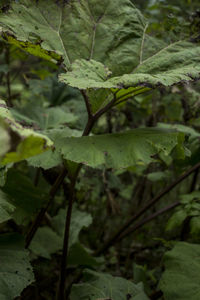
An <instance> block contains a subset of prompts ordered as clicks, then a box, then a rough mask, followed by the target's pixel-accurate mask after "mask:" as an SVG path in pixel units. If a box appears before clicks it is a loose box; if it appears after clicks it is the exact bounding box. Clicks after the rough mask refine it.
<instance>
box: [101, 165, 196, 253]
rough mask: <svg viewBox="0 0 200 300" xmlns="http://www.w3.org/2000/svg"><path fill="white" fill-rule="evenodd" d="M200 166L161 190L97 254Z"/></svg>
mask: <svg viewBox="0 0 200 300" xmlns="http://www.w3.org/2000/svg"><path fill="white" fill-rule="evenodd" d="M199 168H200V163H197V164H196V165H195V166H193V167H192V168H190V169H189V170H188V171H187V172H185V173H184V174H183V175H181V176H180V177H179V178H178V179H177V180H175V181H174V182H173V183H171V184H170V185H169V186H167V187H166V188H165V189H164V190H163V191H161V192H160V193H159V194H158V195H157V196H155V197H154V198H153V199H152V200H151V201H150V202H149V203H147V205H145V206H144V207H143V208H142V209H141V210H139V212H138V213H136V214H135V215H134V216H132V217H131V218H130V219H129V220H128V221H127V222H126V223H125V224H124V225H123V226H122V227H121V228H120V229H119V230H118V231H117V232H116V233H115V234H114V235H113V236H112V237H111V238H110V239H109V240H108V241H107V242H106V243H105V244H104V245H103V246H102V247H101V248H100V249H99V250H97V251H96V253H95V255H100V254H102V253H104V252H105V251H106V250H107V249H108V248H110V247H111V246H112V245H113V244H114V243H115V242H116V241H117V240H118V238H119V237H120V236H121V235H122V233H123V232H124V231H125V230H126V229H127V228H128V227H129V226H130V225H131V224H133V222H135V221H136V220H137V219H138V218H139V217H140V216H142V215H143V214H144V213H145V212H146V211H147V210H148V209H149V208H150V207H152V206H153V205H154V204H155V203H156V202H158V201H159V200H160V199H161V198H162V197H163V196H164V195H166V194H167V193H169V192H170V191H171V190H172V189H173V188H174V187H175V186H176V185H177V184H179V183H180V182H181V181H183V180H184V179H185V178H186V177H188V176H189V175H190V174H192V173H193V172H195V171H196V170H197V169H199Z"/></svg>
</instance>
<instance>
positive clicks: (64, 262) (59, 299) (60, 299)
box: [57, 169, 79, 300]
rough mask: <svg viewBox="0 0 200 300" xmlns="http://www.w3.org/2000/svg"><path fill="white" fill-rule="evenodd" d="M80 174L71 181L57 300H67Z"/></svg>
mask: <svg viewBox="0 0 200 300" xmlns="http://www.w3.org/2000/svg"><path fill="white" fill-rule="evenodd" d="M78 174H79V169H77V172H76V174H75V175H74V177H73V178H72V179H71V185H70V192H69V203H68V209H67V215H66V222H65V234H64V241H63V252H62V259H61V270H60V281H59V288H58V295H57V300H64V299H65V279H66V268H67V258H68V250H69V235H70V224H71V216H72V208H73V203H74V199H75V185H76V180H77V177H78Z"/></svg>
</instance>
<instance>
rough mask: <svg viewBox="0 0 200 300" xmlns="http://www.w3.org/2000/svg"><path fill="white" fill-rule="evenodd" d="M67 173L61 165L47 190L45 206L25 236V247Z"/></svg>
mask: <svg viewBox="0 0 200 300" xmlns="http://www.w3.org/2000/svg"><path fill="white" fill-rule="evenodd" d="M66 175H67V170H66V168H64V167H63V169H62V171H61V173H60V174H59V176H58V177H57V179H56V181H55V183H54V184H53V186H52V187H51V190H50V192H49V200H48V202H47V203H46V205H45V207H43V208H42V209H41V210H40V212H39V214H38V215H37V217H36V219H35V221H34V223H33V225H32V227H31V229H30V231H29V232H28V234H27V236H26V244H25V247H26V248H28V247H29V245H30V243H31V241H32V239H33V237H34V235H35V233H36V231H37V230H38V227H39V226H40V224H41V221H42V220H43V218H44V215H45V213H46V211H47V209H48V208H49V205H50V204H51V202H52V201H53V199H54V197H55V195H56V192H57V190H58V189H59V187H60V186H61V184H62V182H63V180H64V179H65V176H66Z"/></svg>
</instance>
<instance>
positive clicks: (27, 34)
mask: <svg viewBox="0 0 200 300" xmlns="http://www.w3.org/2000/svg"><path fill="white" fill-rule="evenodd" d="M36 2H37V3H36ZM0 26H2V31H3V32H4V33H6V34H7V40H8V41H9V42H10V43H14V44H15V45H18V46H20V47H21V48H22V49H24V50H25V51H28V52H30V53H31V54H33V55H38V56H41V57H44V58H46V59H51V58H52V59H53V60H54V61H55V60H59V59H60V56H59V55H61V56H62V58H63V60H64V64H65V66H66V68H67V69H69V68H70V64H71V62H73V61H74V60H75V59H77V58H85V59H91V58H94V59H95V60H98V61H101V62H105V64H106V65H108V67H109V68H110V69H111V70H112V72H114V73H115V74H122V73H124V71H125V72H130V71H131V70H132V69H133V68H134V67H135V66H136V65H137V64H138V62H139V59H140V56H139V53H140V48H141V43H142V37H143V32H144V29H145V22H144V19H143V17H142V15H141V14H140V12H139V11H138V10H137V9H136V8H135V6H134V5H133V4H132V3H131V2H130V1H129V0H123V1H121V0H103V1H94V0H89V1H88V0H81V1H79V0H72V1H70V2H69V3H66V4H64V5H62V4H58V1H55V0H49V1H48V5H46V0H39V1H32V0H21V1H20V3H13V5H12V8H11V10H10V11H9V13H7V14H2V15H1V16H0Z"/></svg>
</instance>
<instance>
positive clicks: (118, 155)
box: [55, 128, 183, 168]
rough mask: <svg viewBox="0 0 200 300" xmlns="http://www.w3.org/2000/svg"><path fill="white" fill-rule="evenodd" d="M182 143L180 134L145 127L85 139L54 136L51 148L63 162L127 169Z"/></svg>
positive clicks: (168, 152) (147, 161) (167, 152)
mask: <svg viewBox="0 0 200 300" xmlns="http://www.w3.org/2000/svg"><path fill="white" fill-rule="evenodd" d="M182 142H183V135H182V133H177V132H173V131H165V130H159V129H156V128H146V129H135V130H130V131H127V132H124V133H116V134H104V135H98V136H89V137H78V138H76V137H72V138H60V137H57V139H56V140H55V146H56V148H57V149H58V150H60V151H61V153H62V155H63V157H64V158H65V159H68V160H71V161H74V162H77V163H83V164H86V165H88V166H91V167H100V166H102V165H106V167H108V168H109V167H112V168H127V167H129V166H133V165H136V164H142V165H144V164H148V163H150V162H152V161H154V158H153V156H154V155H155V154H158V153H164V154H165V155H169V154H170V152H171V151H172V150H173V148H174V147H175V146H176V145H177V144H182Z"/></svg>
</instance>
